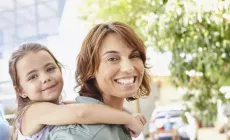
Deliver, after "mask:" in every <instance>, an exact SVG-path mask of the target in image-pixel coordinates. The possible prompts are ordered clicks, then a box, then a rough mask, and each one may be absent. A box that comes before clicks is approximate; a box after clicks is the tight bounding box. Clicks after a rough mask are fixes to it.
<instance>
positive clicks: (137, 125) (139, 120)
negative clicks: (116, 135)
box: [125, 114, 146, 138]
mask: <svg viewBox="0 0 230 140" xmlns="http://www.w3.org/2000/svg"><path fill="white" fill-rule="evenodd" d="M145 124H146V118H145V117H144V116H143V115H142V114H135V115H133V119H132V120H131V122H130V124H127V125H125V127H126V128H127V130H128V131H129V133H130V135H131V136H132V137H134V138H136V137H138V136H139V135H140V133H141V132H142V130H143V127H144V125H145Z"/></svg>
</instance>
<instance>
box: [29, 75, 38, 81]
mask: <svg viewBox="0 0 230 140" xmlns="http://www.w3.org/2000/svg"><path fill="white" fill-rule="evenodd" d="M37 77H38V76H37V75H32V76H30V77H29V79H28V81H31V80H34V79H36V78H37Z"/></svg>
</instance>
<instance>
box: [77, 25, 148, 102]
mask: <svg viewBox="0 0 230 140" xmlns="http://www.w3.org/2000/svg"><path fill="white" fill-rule="evenodd" d="M110 33H116V34H117V35H118V36H119V37H120V38H121V39H122V40H123V42H125V43H126V44H127V46H129V47H131V48H135V49H137V50H138V51H139V52H140V54H141V59H142V61H143V64H144V66H145V72H144V76H143V80H142V83H141V86H140V88H139V91H138V96H139V97H143V96H148V95H149V93H150V85H149V84H150V76H149V74H148V72H147V66H146V50H145V45H144V43H143V41H142V40H141V39H140V38H139V37H138V36H137V34H136V33H135V32H134V30H133V29H132V28H130V27H129V26H128V25H126V24H124V23H121V22H111V23H102V24H97V25H95V26H94V27H93V28H92V29H91V30H90V31H89V33H88V35H87V36H86V38H85V39H84V41H83V44H82V47H81V50H80V53H79V55H78V57H77V69H76V72H75V79H76V81H77V84H78V85H77V86H76V87H80V91H79V95H80V96H88V97H92V98H96V99H98V100H100V101H103V98H102V95H101V93H100V92H99V90H98V89H97V87H96V85H95V84H94V78H93V77H94V75H95V73H96V71H97V70H98V68H99V64H100V59H99V48H100V46H101V44H102V42H103V40H104V39H105V37H106V36H107V35H108V34H110ZM135 99H136V98H134V97H129V98H127V100H128V101H130V100H135Z"/></svg>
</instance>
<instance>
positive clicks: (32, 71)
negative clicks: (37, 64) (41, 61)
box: [26, 62, 53, 76]
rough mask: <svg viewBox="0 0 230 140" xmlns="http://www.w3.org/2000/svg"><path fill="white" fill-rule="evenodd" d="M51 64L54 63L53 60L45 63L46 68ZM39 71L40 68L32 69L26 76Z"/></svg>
mask: <svg viewBox="0 0 230 140" xmlns="http://www.w3.org/2000/svg"><path fill="white" fill-rule="evenodd" d="M49 65H53V63H52V62H48V63H47V64H45V66H44V68H45V67H47V66H49ZM37 71H38V70H31V71H29V72H28V73H27V74H26V76H28V75H30V74H31V73H34V72H37Z"/></svg>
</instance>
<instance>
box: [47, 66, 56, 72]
mask: <svg viewBox="0 0 230 140" xmlns="http://www.w3.org/2000/svg"><path fill="white" fill-rule="evenodd" d="M55 69H56V68H55V67H50V68H48V69H47V72H52V71H54V70H55Z"/></svg>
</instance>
